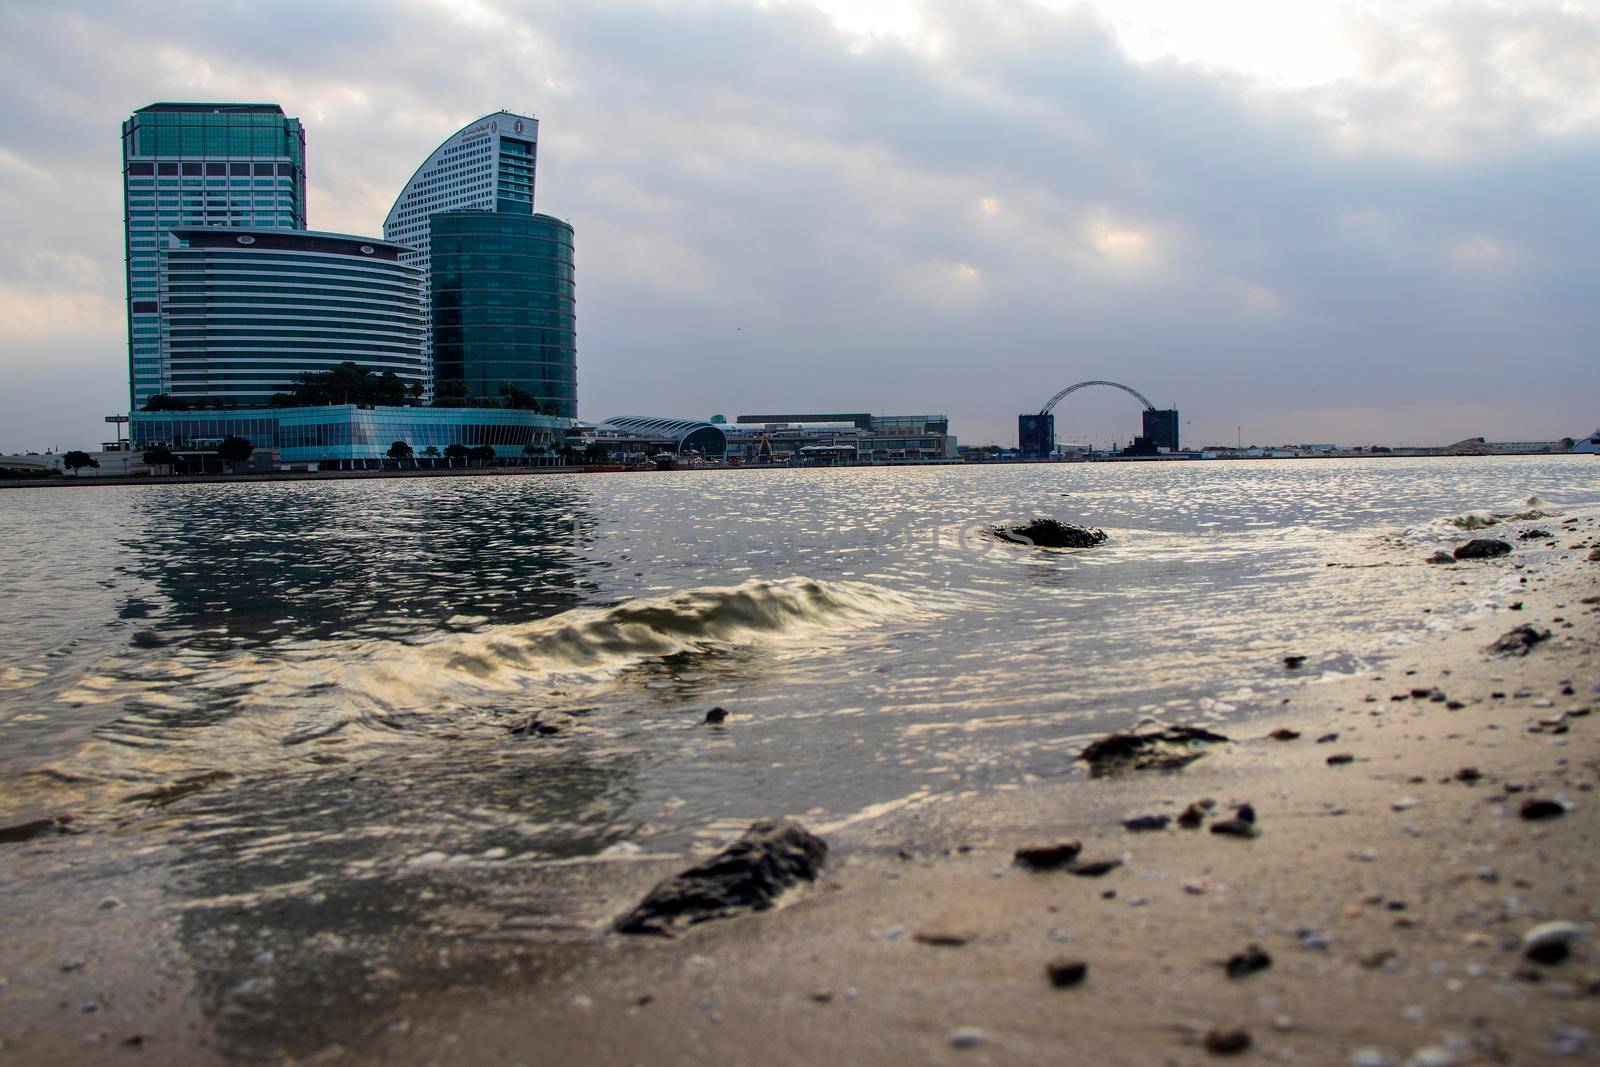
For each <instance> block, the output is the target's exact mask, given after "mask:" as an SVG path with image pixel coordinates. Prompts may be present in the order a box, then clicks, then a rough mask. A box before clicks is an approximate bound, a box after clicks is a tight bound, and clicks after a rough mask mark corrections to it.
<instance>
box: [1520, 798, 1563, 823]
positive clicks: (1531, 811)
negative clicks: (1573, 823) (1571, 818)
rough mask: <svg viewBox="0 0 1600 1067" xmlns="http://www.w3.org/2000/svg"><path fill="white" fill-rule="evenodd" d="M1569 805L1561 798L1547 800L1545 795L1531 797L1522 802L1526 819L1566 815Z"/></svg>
mask: <svg viewBox="0 0 1600 1067" xmlns="http://www.w3.org/2000/svg"><path fill="white" fill-rule="evenodd" d="M1566 813H1567V806H1566V805H1565V804H1563V803H1561V802H1560V801H1559V800H1546V799H1545V798H1544V797H1529V798H1528V799H1527V800H1524V801H1523V802H1522V817H1523V818H1524V819H1554V818H1555V817H1556V816H1558V815H1565V814H1566Z"/></svg>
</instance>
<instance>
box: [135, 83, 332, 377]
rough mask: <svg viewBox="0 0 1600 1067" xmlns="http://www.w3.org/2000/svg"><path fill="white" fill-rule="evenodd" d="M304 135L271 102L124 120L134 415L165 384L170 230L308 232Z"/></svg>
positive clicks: (180, 107) (164, 108)
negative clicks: (163, 259)
mask: <svg viewBox="0 0 1600 1067" xmlns="http://www.w3.org/2000/svg"><path fill="white" fill-rule="evenodd" d="M305 143H306V142H305V130H304V128H303V127H302V126H301V125H300V120H299V119H294V118H289V117H288V116H286V115H284V113H283V109H282V108H281V107H279V106H278V105H277V104H220V103H210V104H177V103H161V104H151V105H149V106H148V107H142V108H140V109H139V110H137V111H135V112H134V113H133V115H132V116H131V117H130V118H128V119H127V121H125V122H123V124H122V179H123V220H124V222H123V237H124V248H125V249H126V274H127V314H128V379H129V392H130V401H131V406H132V407H133V408H135V409H137V408H139V407H141V406H143V405H144V403H145V401H147V400H149V399H150V397H152V396H154V395H155V394H157V393H164V392H168V391H169V390H170V389H171V388H172V386H173V384H174V383H173V379H172V368H171V366H170V365H169V364H168V363H167V362H166V361H165V359H164V358H163V350H162V342H161V333H160V316H159V308H160V293H159V284H160V279H159V269H160V256H161V250H162V247H163V245H164V243H165V237H166V234H167V232H168V231H169V230H171V229H172V228H173V227H175V226H187V227H200V226H252V227H280V228H285V229H297V230H303V229H305V228H306V173H305Z"/></svg>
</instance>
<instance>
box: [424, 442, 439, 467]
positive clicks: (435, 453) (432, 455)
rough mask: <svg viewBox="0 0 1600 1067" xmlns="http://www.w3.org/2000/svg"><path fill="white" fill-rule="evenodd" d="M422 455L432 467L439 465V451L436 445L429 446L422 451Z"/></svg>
mask: <svg viewBox="0 0 1600 1067" xmlns="http://www.w3.org/2000/svg"><path fill="white" fill-rule="evenodd" d="M422 454H423V456H425V457H426V458H427V459H428V460H429V465H430V466H437V465H438V461H439V449H438V447H437V446H436V445H429V446H428V447H427V448H424V449H423V450H422Z"/></svg>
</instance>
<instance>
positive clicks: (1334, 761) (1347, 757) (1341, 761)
mask: <svg viewBox="0 0 1600 1067" xmlns="http://www.w3.org/2000/svg"><path fill="white" fill-rule="evenodd" d="M1355 761H1356V758H1355V757H1354V756H1352V755H1351V754H1350V753H1348V752H1340V753H1339V754H1338V755H1334V756H1329V757H1328V766H1330V767H1342V766H1344V765H1345V764H1346V763H1354V762H1355Z"/></svg>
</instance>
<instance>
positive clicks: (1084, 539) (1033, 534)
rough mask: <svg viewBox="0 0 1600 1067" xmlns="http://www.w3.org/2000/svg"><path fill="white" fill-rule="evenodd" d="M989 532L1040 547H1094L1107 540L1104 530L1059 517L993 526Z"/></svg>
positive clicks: (999, 536)
mask: <svg viewBox="0 0 1600 1067" xmlns="http://www.w3.org/2000/svg"><path fill="white" fill-rule="evenodd" d="M989 532H990V533H992V534H993V535H994V536H996V537H998V538H1000V539H1002V540H1005V541H1014V542H1016V543H1017V544H1020V545H1036V546H1038V547H1039V548H1093V547H1094V546H1095V545H1098V544H1104V543H1105V540H1106V535H1105V532H1104V531H1103V530H1096V529H1092V528H1091V527H1088V526H1077V525H1074V524H1073V523H1070V522H1061V521H1060V520H1058V519H1033V520H1031V521H1029V522H1025V523H1023V524H1022V525H1021V526H991V527H990V528H989Z"/></svg>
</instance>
